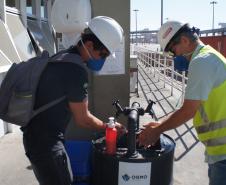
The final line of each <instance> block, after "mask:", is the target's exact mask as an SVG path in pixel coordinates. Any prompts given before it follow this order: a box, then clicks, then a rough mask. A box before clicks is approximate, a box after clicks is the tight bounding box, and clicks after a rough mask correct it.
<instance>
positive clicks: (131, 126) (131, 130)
mask: <svg viewBox="0 0 226 185" xmlns="http://www.w3.org/2000/svg"><path fill="white" fill-rule="evenodd" d="M138 108H139V104H138V103H133V105H132V108H131V111H130V113H129V116H128V140H127V142H128V143H127V146H128V151H127V156H129V157H133V156H136V154H137V151H136V130H137V124H138V123H139V112H138Z"/></svg>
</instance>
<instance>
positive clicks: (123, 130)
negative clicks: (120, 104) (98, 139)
mask: <svg viewBox="0 0 226 185" xmlns="http://www.w3.org/2000/svg"><path fill="white" fill-rule="evenodd" d="M115 128H116V129H117V134H118V137H120V136H122V135H124V134H125V133H127V129H126V127H125V126H123V125H122V124H120V123H118V122H115Z"/></svg>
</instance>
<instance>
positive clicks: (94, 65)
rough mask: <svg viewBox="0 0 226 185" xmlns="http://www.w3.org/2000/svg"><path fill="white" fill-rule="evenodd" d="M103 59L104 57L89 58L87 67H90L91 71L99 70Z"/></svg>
mask: <svg viewBox="0 0 226 185" xmlns="http://www.w3.org/2000/svg"><path fill="white" fill-rule="evenodd" d="M104 62H105V60H104V59H93V58H90V59H89V60H88V61H87V67H88V68H89V69H91V70H92V71H100V70H101V69H102V67H103V65H104Z"/></svg>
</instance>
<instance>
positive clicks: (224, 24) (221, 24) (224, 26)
mask: <svg viewBox="0 0 226 185" xmlns="http://www.w3.org/2000/svg"><path fill="white" fill-rule="evenodd" d="M218 26H220V27H221V28H226V23H219V24H218Z"/></svg>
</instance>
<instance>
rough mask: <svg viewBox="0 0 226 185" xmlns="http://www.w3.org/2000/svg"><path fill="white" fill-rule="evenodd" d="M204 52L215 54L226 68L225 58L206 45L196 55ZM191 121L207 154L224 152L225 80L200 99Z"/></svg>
mask: <svg viewBox="0 0 226 185" xmlns="http://www.w3.org/2000/svg"><path fill="white" fill-rule="evenodd" d="M205 53H212V54H214V55H215V56H217V57H218V58H219V61H221V62H223V63H224V66H225V69H226V59H225V58H224V56H223V55H221V54H220V53H219V52H217V51H216V50H214V49H213V48H212V47H210V46H208V45H207V46H204V47H203V48H201V49H200V51H199V53H198V55H202V54H205ZM193 122H194V127H195V129H196V131H197V133H198V137H199V140H200V141H201V142H203V143H204V145H205V146H206V152H207V154H208V155H210V156H216V155H224V154H226V81H224V82H223V83H222V84H220V85H219V86H217V87H215V88H213V89H212V90H211V91H210V94H209V96H208V99H207V100H205V101H202V103H201V106H200V108H199V110H198V111H197V112H196V115H195V117H194V120H193Z"/></svg>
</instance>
